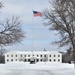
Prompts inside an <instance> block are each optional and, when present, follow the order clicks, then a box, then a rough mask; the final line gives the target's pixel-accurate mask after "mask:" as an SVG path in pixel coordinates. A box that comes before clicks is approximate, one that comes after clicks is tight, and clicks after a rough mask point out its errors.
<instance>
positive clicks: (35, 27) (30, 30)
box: [0, 0, 64, 50]
mask: <svg viewBox="0 0 75 75" xmlns="http://www.w3.org/2000/svg"><path fill="white" fill-rule="evenodd" d="M48 1H49V0H2V3H3V4H4V8H3V9H2V10H1V13H0V17H1V19H5V18H7V17H8V18H10V17H12V16H13V15H15V16H20V18H21V19H22V21H23V25H22V29H23V31H24V32H26V34H25V36H26V38H24V40H23V41H22V43H21V44H16V45H13V46H8V47H6V48H7V49H8V50H44V48H45V49H46V50H60V49H58V46H57V45H52V44H51V42H52V41H55V40H57V38H58V36H56V35H54V34H55V32H52V31H49V30H48V27H45V26H44V25H43V23H44V20H43V18H42V17H33V12H32V10H36V11H40V12H42V11H43V10H44V9H46V8H49V5H50V4H49V2H48ZM50 8H51V6H50ZM63 49H64V48H62V49H61V50H63Z"/></svg>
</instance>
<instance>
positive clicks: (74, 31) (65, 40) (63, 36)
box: [44, 0, 75, 64]
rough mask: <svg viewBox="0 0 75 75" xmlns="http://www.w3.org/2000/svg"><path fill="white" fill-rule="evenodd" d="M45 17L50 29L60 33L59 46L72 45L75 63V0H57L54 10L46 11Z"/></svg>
mask: <svg viewBox="0 0 75 75" xmlns="http://www.w3.org/2000/svg"><path fill="white" fill-rule="evenodd" d="M44 19H46V23H45V24H47V25H48V26H49V29H50V30H56V31H57V32H58V34H59V35H60V39H59V41H56V42H55V43H58V44H59V47H62V46H65V45H67V46H68V47H69V48H70V47H72V50H73V59H74V64H75V0H55V1H54V3H53V8H52V10H49V9H46V10H45V11H44Z"/></svg>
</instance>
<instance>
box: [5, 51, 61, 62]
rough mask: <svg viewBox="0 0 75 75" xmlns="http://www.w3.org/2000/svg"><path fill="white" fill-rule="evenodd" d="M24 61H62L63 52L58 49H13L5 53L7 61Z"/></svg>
mask: <svg viewBox="0 0 75 75" xmlns="http://www.w3.org/2000/svg"><path fill="white" fill-rule="evenodd" d="M14 61H23V62H31V61H34V62H35V63H36V62H46V61H47V62H60V63H61V62H62V54H61V53H59V52H57V51H11V52H7V53H5V63H7V62H14Z"/></svg>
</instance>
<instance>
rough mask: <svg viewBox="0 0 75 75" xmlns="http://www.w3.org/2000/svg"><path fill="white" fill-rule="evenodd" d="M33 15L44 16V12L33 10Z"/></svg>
mask: <svg viewBox="0 0 75 75" xmlns="http://www.w3.org/2000/svg"><path fill="white" fill-rule="evenodd" d="M33 15H34V17H36V16H40V17H41V16H42V12H38V11H33Z"/></svg>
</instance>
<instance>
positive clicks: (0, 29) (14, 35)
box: [0, 17, 24, 46]
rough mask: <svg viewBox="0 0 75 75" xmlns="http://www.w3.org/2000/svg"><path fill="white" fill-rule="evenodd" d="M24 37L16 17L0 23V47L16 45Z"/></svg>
mask: <svg viewBox="0 0 75 75" xmlns="http://www.w3.org/2000/svg"><path fill="white" fill-rule="evenodd" d="M23 37H24V33H23V32H22V30H21V21H20V20H19V18H18V17H12V18H11V19H6V21H0V45H2V46H5V45H11V44H14V43H18V42H20V41H21V40H22V38H23Z"/></svg>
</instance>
